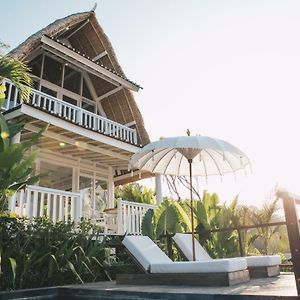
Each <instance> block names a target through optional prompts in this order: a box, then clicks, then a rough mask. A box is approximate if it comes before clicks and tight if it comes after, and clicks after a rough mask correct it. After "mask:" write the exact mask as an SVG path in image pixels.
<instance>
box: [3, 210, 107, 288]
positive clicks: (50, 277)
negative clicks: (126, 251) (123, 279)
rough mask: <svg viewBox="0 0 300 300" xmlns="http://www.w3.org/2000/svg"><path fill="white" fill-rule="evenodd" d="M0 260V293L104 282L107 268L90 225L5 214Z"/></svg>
mask: <svg viewBox="0 0 300 300" xmlns="http://www.w3.org/2000/svg"><path fill="white" fill-rule="evenodd" d="M0 259H1V260H0V266H1V272H0V290H12V289H21V288H22V289H24V288H35V287H44V286H54V285H63V284H75V283H83V282H92V281H99V280H107V279H108V277H107V276H108V275H107V269H108V268H109V267H110V265H111V260H110V257H109V253H108V250H107V249H106V248H105V241H102V242H101V241H100V240H99V236H98V232H97V229H96V228H95V227H94V226H93V225H91V224H89V223H86V222H83V223H80V224H79V225H74V224H64V223H62V222H60V223H56V224H53V223H52V222H51V220H49V219H42V218H38V219H35V220H34V221H33V222H32V221H31V222H28V220H26V219H23V218H17V217H16V216H14V215H9V214H8V213H5V214H2V215H1V216H0Z"/></svg>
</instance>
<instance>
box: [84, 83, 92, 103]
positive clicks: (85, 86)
mask: <svg viewBox="0 0 300 300" xmlns="http://www.w3.org/2000/svg"><path fill="white" fill-rule="evenodd" d="M82 96H83V97H84V98H88V99H93V98H92V95H91V93H90V90H89V88H88V86H87V84H86V82H85V80H83V86H82Z"/></svg>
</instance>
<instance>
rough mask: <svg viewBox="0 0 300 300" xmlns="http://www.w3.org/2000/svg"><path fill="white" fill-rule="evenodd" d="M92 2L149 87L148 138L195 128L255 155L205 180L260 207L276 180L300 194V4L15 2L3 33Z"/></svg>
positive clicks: (136, 77) (144, 105)
mask: <svg viewBox="0 0 300 300" xmlns="http://www.w3.org/2000/svg"><path fill="white" fill-rule="evenodd" d="M95 2H97V4H98V6H97V9H96V15H97V18H98V21H99V23H100V24H101V26H102V27H103V29H104V31H105V32H106V34H107V35H108V37H109V38H110V40H111V42H112V45H113V47H114V49H115V51H116V54H117V57H118V59H119V62H120V64H121V66H122V68H123V69H124V71H125V74H126V75H127V77H128V78H130V79H131V80H133V81H135V82H137V83H138V84H140V85H141V86H142V87H143V88H144V89H143V90H142V91H140V92H138V93H136V94H135V99H136V101H137V103H138V106H139V108H140V110H141V112H142V115H143V117H144V121H145V126H146V129H147V131H148V133H149V135H150V138H151V140H152V141H154V140H157V139H159V138H160V137H162V136H163V137H169V136H178V135H185V133H186V130H187V128H189V129H190V130H191V132H192V134H201V135H208V136H211V137H215V138H221V139H224V140H226V141H228V142H230V143H232V144H234V145H235V146H237V147H239V148H240V149H241V150H242V151H243V152H245V153H246V154H247V156H248V157H249V158H250V160H251V162H252V174H250V175H248V176H247V177H245V176H241V177H240V178H238V179H237V180H236V181H235V180H233V178H228V179H225V180H223V182H222V183H221V182H220V180H219V179H216V178H212V179H211V178H209V179H208V184H207V185H206V183H205V182H203V181H200V185H201V187H203V188H205V189H208V190H209V191H210V192H218V193H219V194H220V195H221V198H222V199H223V200H228V201H229V200H232V199H233V197H234V196H235V195H236V194H237V193H239V199H240V202H241V203H247V204H253V205H260V204H262V203H263V201H265V199H266V198H268V195H269V194H270V191H271V190H272V188H274V186H275V185H276V184H279V185H281V186H284V187H286V188H288V189H290V190H291V191H292V192H294V193H296V194H297V193H298V194H300V181H299V175H298V173H299V171H300V170H299V169H300V168H299V167H300V136H299V127H300V126H299V112H300V105H299V99H300V89H299V88H300V38H299V36H300V34H299V33H300V1H296V0H295V1H292V0H282V1H276V0H272V1H266V0H251V1H243V0H236V1H232V0H228V1H218V0H206V1H201V0H185V1H183V0H163V1H162V0H151V1H149V0H102V1H96V0H92V1H90V0H72V1H68V0H60V1H57V0H52V1H51V2H49V1H38V0H26V1H22V0H10V1H7V2H6V4H5V5H6V6H7V8H6V9H5V11H6V12H8V11H9V12H10V13H3V14H2V15H1V18H0V28H1V29H2V30H1V34H0V39H1V40H2V41H3V42H6V43H8V44H10V45H11V47H12V48H13V47H15V46H17V45H18V44H19V43H21V42H22V41H24V40H25V38H27V37H28V36H30V35H31V34H33V33H34V32H35V31H37V30H39V29H41V28H42V27H44V26H46V25H48V24H49V23H50V22H53V21H54V20H55V19H58V18H61V17H64V16H67V15H69V14H72V13H76V12H80V11H88V10H91V9H92V7H93V6H94V4H95ZM50 3H51V5H50ZM2 8H3V6H2ZM147 183H149V181H148V182H147ZM153 183H154V180H153V181H152V182H151V181H150V183H149V184H150V185H152V184H153ZM163 192H164V194H168V191H167V188H166V187H165V186H164V190H163Z"/></svg>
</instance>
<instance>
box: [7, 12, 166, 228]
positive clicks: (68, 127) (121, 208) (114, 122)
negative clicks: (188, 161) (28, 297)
mask: <svg viewBox="0 0 300 300" xmlns="http://www.w3.org/2000/svg"><path fill="white" fill-rule="evenodd" d="M10 55H11V56H13V57H14V58H18V59H23V60H25V61H27V62H28V64H29V66H30V68H31V70H32V78H33V80H34V88H33V93H32V95H31V98H30V100H29V102H27V103H21V102H20V97H19V93H18V90H17V89H16V88H15V86H13V84H12V83H11V82H10V81H8V80H5V84H6V90H7V93H6V101H5V104H4V107H3V111H4V115H5V118H6V119H7V120H8V121H14V122H18V123H21V124H23V125H24V130H23V131H22V133H21V134H19V135H18V136H17V138H15V141H14V142H15V143H18V142H20V141H26V140H29V139H31V137H32V135H33V134H35V133H37V132H39V131H40V130H41V128H43V127H45V126H46V125H47V124H49V127H48V129H47V130H46V131H45V132H44V133H43V136H42V138H41V140H40V142H39V144H38V146H37V147H35V148H34V149H32V151H35V150H38V156H37V160H36V162H35V165H34V170H35V173H36V174H47V176H43V177H41V179H40V181H39V183H38V184H37V185H36V186H29V187H27V189H26V190H25V191H21V192H20V193H18V194H17V195H16V196H14V197H13V198H12V199H11V200H10V203H9V209H10V210H11V211H14V212H16V213H18V214H19V215H21V216H26V217H37V216H45V215H46V216H48V217H50V218H51V219H52V220H53V222H56V221H57V220H60V221H64V222H69V221H75V222H78V221H79V220H80V219H81V218H82V217H84V218H86V219H90V220H92V221H94V222H97V223H98V224H99V225H101V226H103V227H104V230H105V231H108V232H111V233H119V234H122V233H124V232H125V231H127V232H132V233H139V232H140V223H141V219H142V216H143V214H144V213H145V212H146V210H147V209H148V208H149V207H151V206H148V205H143V204H137V203H131V202H128V201H123V200H121V199H119V201H118V204H117V205H118V208H117V209H115V208H114V207H115V203H114V198H115V197H114V187H115V186H118V185H120V184H125V183H129V182H134V181H136V180H138V179H140V178H145V177H150V176H151V175H152V174H149V173H142V174H139V173H138V171H135V172H130V171H129V170H128V163H129V159H130V157H131V156H132V155H133V154H134V153H135V152H136V151H137V150H138V149H140V147H142V146H144V145H145V144H147V143H149V136H148V133H147V131H146V129H145V126H144V122H143V117H142V115H141V113H140V111H139V109H138V106H137V104H136V102H135V99H134V96H133V93H134V92H138V91H139V90H140V89H141V87H140V86H139V85H138V84H136V83H135V82H133V81H131V80H129V79H128V78H126V76H125V74H124V72H123V70H122V68H121V66H120V65H119V63H118V60H117V58H116V55H115V52H114V50H113V47H112V45H111V43H110V41H109V39H108V37H107V36H106V35H105V33H104V32H103V30H102V28H101V26H100V25H99V23H98V21H97V19H96V16H95V13H94V12H93V11H91V12H84V13H78V14H73V15H70V16H67V17H65V18H62V19H59V20H57V21H55V22H54V23H52V24H50V25H48V26H47V27H45V28H43V29H41V30H40V31H38V32H37V33H35V34H33V35H32V36H30V37H29V38H28V39H27V40H25V41H24V42H23V43H22V44H21V45H19V46H18V47H17V48H15V49H14V50H12V51H11V53H10ZM156 183H157V191H158V193H157V197H158V198H159V199H158V201H161V193H160V192H159V191H160V189H161V187H160V178H159V176H158V175H157V176H156ZM125 200H126V199H125ZM105 207H106V208H107V209H108V210H107V211H108V212H107V213H104V214H103V213H102V211H103V208H105Z"/></svg>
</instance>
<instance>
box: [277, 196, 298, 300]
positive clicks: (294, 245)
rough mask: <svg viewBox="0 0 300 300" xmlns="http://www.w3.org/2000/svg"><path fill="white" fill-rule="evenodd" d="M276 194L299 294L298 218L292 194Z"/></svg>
mask: <svg viewBox="0 0 300 300" xmlns="http://www.w3.org/2000/svg"><path fill="white" fill-rule="evenodd" d="M277 195H278V197H280V198H281V199H282V201H283V209H284V214H285V220H286V227H287V232H288V238H289V243H290V250H291V255H292V262H293V268H294V274H295V280H296V287H297V291H298V295H300V228H299V218H298V216H297V210H296V201H295V198H294V196H293V195H291V194H289V193H288V192H286V191H278V192H277ZM298 203H299V200H298Z"/></svg>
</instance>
